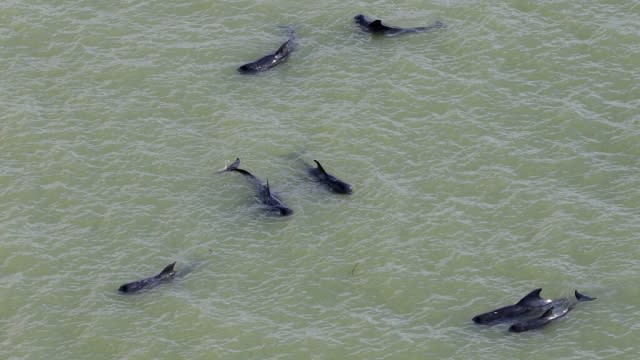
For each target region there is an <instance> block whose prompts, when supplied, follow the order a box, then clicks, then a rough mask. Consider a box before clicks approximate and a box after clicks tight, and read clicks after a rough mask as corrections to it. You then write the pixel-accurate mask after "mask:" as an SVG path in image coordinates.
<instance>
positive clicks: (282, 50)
mask: <svg viewBox="0 0 640 360" xmlns="http://www.w3.org/2000/svg"><path fill="white" fill-rule="evenodd" d="M294 49H295V32H293V31H292V32H291V35H290V36H289V39H288V40H287V41H285V42H284V43H283V44H282V45H280V47H279V48H278V50H276V51H275V52H274V53H273V54H269V55H265V56H263V57H261V58H260V59H258V60H256V61H254V62H250V63H247V64H244V65H242V66H240V67H239V68H238V72H241V73H243V74H255V73H258V72H261V71H267V70H269V69H271V68H273V67H275V66H276V65H279V64H281V63H283V62H285V61H286V60H287V59H288V58H289V55H291V52H292V51H293V50H294Z"/></svg>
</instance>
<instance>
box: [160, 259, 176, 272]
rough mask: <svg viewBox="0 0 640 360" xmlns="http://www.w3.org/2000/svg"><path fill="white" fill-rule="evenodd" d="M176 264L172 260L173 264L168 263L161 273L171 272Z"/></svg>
mask: <svg viewBox="0 0 640 360" xmlns="http://www.w3.org/2000/svg"><path fill="white" fill-rule="evenodd" d="M175 265H176V262H175V261H174V262H172V263H171V264H169V265H167V266H166V267H165V268H164V269H162V271H161V272H160V275H163V274H169V273H172V272H173V267H174V266H175Z"/></svg>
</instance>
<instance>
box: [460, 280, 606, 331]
mask: <svg viewBox="0 0 640 360" xmlns="http://www.w3.org/2000/svg"><path fill="white" fill-rule="evenodd" d="M541 291H542V289H541V288H538V289H535V290H533V291H531V292H530V293H528V294H527V295H526V296H525V297H523V298H522V299H520V301H518V302H517V303H515V304H513V305H507V306H504V307H501V308H498V309H495V310H493V311H489V312H486V313H483V314H480V315H477V316H474V317H473V319H472V320H473V322H475V323H476V324H483V325H491V324H496V323H501V322H511V323H512V325H511V327H510V328H509V331H511V332H522V331H527V330H532V329H536V328H539V327H542V326H544V325H546V324H548V323H550V322H551V321H553V320H556V319H558V318H560V317H562V316H564V315H566V314H567V313H568V312H569V310H571V309H572V308H573V307H574V306H575V304H576V303H577V302H581V301H592V300H595V299H596V298H592V297H589V296H587V295H583V294H581V293H579V292H578V290H575V298H576V302H573V301H571V300H569V299H567V298H560V299H555V300H551V299H544V298H542V297H541V296H540V292H541Z"/></svg>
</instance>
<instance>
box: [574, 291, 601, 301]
mask: <svg viewBox="0 0 640 360" xmlns="http://www.w3.org/2000/svg"><path fill="white" fill-rule="evenodd" d="M575 295H576V300H578V301H593V300H597V299H598V298H597V297H591V296H587V295H584V294H581V293H579V292H578V290H575Z"/></svg>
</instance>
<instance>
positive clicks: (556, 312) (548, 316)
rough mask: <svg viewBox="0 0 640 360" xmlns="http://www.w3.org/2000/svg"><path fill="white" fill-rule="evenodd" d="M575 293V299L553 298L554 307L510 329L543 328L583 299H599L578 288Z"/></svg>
mask: <svg viewBox="0 0 640 360" xmlns="http://www.w3.org/2000/svg"><path fill="white" fill-rule="evenodd" d="M574 295H575V298H576V299H575V301H574V300H570V299H568V298H562V299H557V300H553V302H552V303H551V305H552V307H551V308H549V309H548V310H547V311H545V312H544V313H543V314H542V315H540V317H537V318H533V319H528V320H523V321H518V322H516V323H514V324H512V325H511V326H510V327H509V331H511V332H523V331H529V330H533V329H538V328H541V327H543V326H546V325H548V324H549V323H551V322H552V321H554V320H557V319H560V318H561V317H563V316H565V315H567V314H568V313H569V311H571V310H572V309H573V308H574V307H575V306H576V304H577V303H579V302H582V301H593V300H596V299H597V298H594V297H590V296H587V295H583V294H580V293H579V292H578V290H575V292H574Z"/></svg>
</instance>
